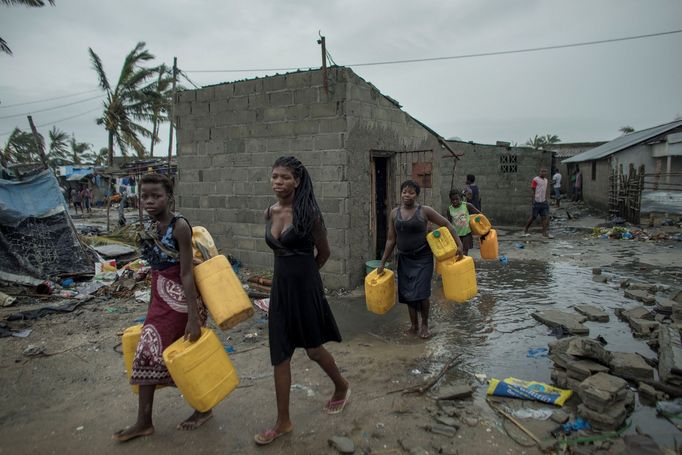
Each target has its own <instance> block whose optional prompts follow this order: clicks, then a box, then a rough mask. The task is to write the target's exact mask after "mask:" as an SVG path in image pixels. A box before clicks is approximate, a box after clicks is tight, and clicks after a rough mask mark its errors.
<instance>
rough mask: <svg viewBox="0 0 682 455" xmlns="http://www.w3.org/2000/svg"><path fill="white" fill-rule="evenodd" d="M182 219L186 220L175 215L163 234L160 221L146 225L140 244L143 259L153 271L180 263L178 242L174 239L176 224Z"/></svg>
mask: <svg viewBox="0 0 682 455" xmlns="http://www.w3.org/2000/svg"><path fill="white" fill-rule="evenodd" d="M180 218H183V219H185V217H183V216H182V215H178V214H176V215H173V219H171V221H170V223H168V227H167V228H166V231H165V232H163V233H162V232H159V222H158V221H150V222H148V223H146V224H145V228H144V233H142V234H141V235H140V238H139V240H138V243H139V244H140V250H141V251H142V257H143V258H144V259H145V260H146V261H147V262H149V265H150V266H151V268H152V269H153V270H164V269H167V268H168V267H171V266H173V265H176V264H179V263H180V249H179V248H178V242H177V241H176V240H175V238H174V237H173V231H174V229H175V223H176V221H177V220H179V219H180ZM154 239H156V241H155V240H154ZM157 242H158V243H157ZM159 244H161V245H162V246H163V248H161V246H159Z"/></svg>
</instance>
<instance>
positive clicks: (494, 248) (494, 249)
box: [481, 229, 500, 259]
mask: <svg viewBox="0 0 682 455" xmlns="http://www.w3.org/2000/svg"><path fill="white" fill-rule="evenodd" d="M499 252H500V250H499V245H498V243H497V231H496V230H495V229H491V230H490V232H488V234H486V236H485V237H481V258H483V259H497V256H498V255H499Z"/></svg>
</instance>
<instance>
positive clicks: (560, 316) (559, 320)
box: [532, 310, 590, 335]
mask: <svg viewBox="0 0 682 455" xmlns="http://www.w3.org/2000/svg"><path fill="white" fill-rule="evenodd" d="M532 316H533V318H535V319H536V320H538V321H540V322H541V323H543V324H545V325H547V326H549V327H561V328H562V329H564V330H566V331H567V332H568V333H570V334H573V335H587V334H589V333H590V329H589V328H587V327H585V326H584V325H583V322H585V321H586V320H587V318H586V317H585V316H579V315H576V314H573V313H566V312H563V311H559V310H543V311H538V312H535V313H533V314H532Z"/></svg>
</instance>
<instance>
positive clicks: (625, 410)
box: [578, 373, 635, 430]
mask: <svg viewBox="0 0 682 455" xmlns="http://www.w3.org/2000/svg"><path fill="white" fill-rule="evenodd" d="M578 396H579V397H580V399H581V400H582V404H580V405H579V406H578V415H579V416H580V417H582V418H584V419H586V420H588V421H589V422H590V424H591V425H592V426H593V427H594V428H596V429H598V430H615V429H617V428H619V427H620V426H621V425H622V424H623V423H624V422H625V419H626V418H627V416H628V415H629V414H630V412H631V411H632V410H633V409H634V405H635V397H634V394H633V393H632V392H630V391H629V390H628V387H627V382H625V380H623V379H621V378H618V377H616V376H612V375H609V374H606V373H597V374H595V375H594V376H590V377H589V378H587V379H585V380H584V381H583V382H582V383H581V384H580V386H579V387H578Z"/></svg>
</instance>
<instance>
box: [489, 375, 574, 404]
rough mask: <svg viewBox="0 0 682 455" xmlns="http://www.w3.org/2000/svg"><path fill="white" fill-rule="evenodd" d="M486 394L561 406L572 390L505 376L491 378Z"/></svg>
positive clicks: (571, 393)
mask: <svg viewBox="0 0 682 455" xmlns="http://www.w3.org/2000/svg"><path fill="white" fill-rule="evenodd" d="M487 394H488V395H493V396H498V397H510V398H520V399H522V400H535V401H540V402H542V403H549V404H554V405H557V406H563V405H564V403H565V402H566V400H568V399H569V398H570V397H571V395H573V392H572V391H571V390H563V389H559V388H557V387H552V386H551V385H549V384H545V383H542V382H537V381H524V380H521V379H517V378H505V379H502V380H500V379H494V378H491V379H490V385H489V386H488V390H487Z"/></svg>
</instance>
